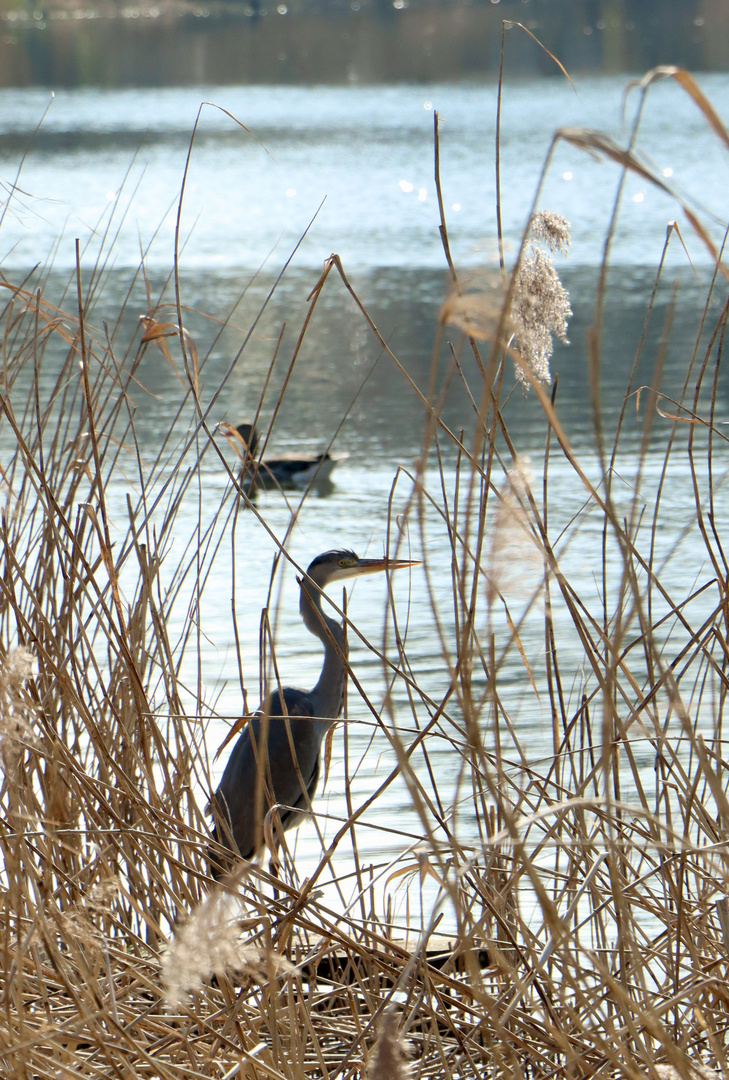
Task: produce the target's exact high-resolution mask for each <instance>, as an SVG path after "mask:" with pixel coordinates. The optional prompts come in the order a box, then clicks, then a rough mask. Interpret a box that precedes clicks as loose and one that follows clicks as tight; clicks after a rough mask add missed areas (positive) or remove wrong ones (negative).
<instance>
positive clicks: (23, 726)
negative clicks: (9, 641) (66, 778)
mask: <svg viewBox="0 0 729 1080" xmlns="http://www.w3.org/2000/svg"><path fill="white" fill-rule="evenodd" d="M37 670H38V664H37V662H36V658H35V656H34V655H33V653H32V652H31V651H30V649H27V648H25V647H24V646H22V645H20V646H18V647H17V648H14V649H10V650H9V651H8V652H7V653H6V654H5V656H4V657H3V658H2V660H1V661H0V760H2V764H3V768H4V770H5V772H6V774H8V773H11V772H12V771H13V769H14V768H15V766H16V765H17V763H18V761H19V759H20V756H21V755H22V753H23V750H24V748H26V747H28V746H35V745H36V744H37V742H38V736H37V732H36V730H35V728H34V726H33V723H32V717H33V715H34V713H35V706H34V704H33V701H32V699H31V697H30V695H29V694H28V690H27V687H26V683H27V681H28V680H29V679H31V678H33V676H34V675H36V674H37Z"/></svg>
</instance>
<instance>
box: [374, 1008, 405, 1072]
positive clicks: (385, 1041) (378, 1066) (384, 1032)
mask: <svg viewBox="0 0 729 1080" xmlns="http://www.w3.org/2000/svg"><path fill="white" fill-rule="evenodd" d="M408 1056H409V1055H408V1047H407V1044H406V1042H405V1040H404V1039H403V1038H402V1037H401V1036H400V1033H399V1031H398V1022H397V1017H396V1015H395V1012H394V1010H393V1009H392V1008H389V1009H388V1010H387V1011H386V1012H385V1015H384V1016H383V1017H382V1022H381V1024H380V1029H379V1032H378V1034H377V1041H376V1042H375V1045H374V1046H373V1047H372V1051H371V1054H370V1062H369V1066H368V1068H367V1080H406V1078H407V1077H408V1076H409V1075H410V1064H409V1062H408Z"/></svg>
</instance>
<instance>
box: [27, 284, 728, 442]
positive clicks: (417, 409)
mask: <svg viewBox="0 0 729 1080" xmlns="http://www.w3.org/2000/svg"><path fill="white" fill-rule="evenodd" d="M59 277H60V276H59ZM563 279H564V283H565V285H566V286H567V288H568V289H569V291H570V298H571V304H572V309H573V312H574V314H573V318H572V320H571V323H570V328H569V337H570V342H571V343H570V344H569V345H562V344H560V343H559V342H557V343H556V348H555V353H554V357H553V360H552V371H553V374H554V376H556V378H557V392H556V405H557V412H558V416H559V419H560V422H561V423H562V425H563V426H564V428H565V430H566V432H567V434H568V436H569V438H570V439H571V440H572V441H573V443H574V444H575V445H576V446H577V447H585V448H586V447H591V446H593V445H594V441H595V436H594V430H595V429H594V422H593V411H592V403H591V396H590V393H591V391H590V374H589V365H588V359H587V357H588V349H587V336H588V330H589V328H590V327H591V326H592V324H593V321H594V307H595V297H596V285H597V273H596V271H594V270H575V269H574V268H571V269H570V270H569V271H568V270H564V272H563ZM316 280H317V275H316V274H315V272H313V271H301V272H296V271H291V272H290V273H289V274H288V275H287V276H286V277H285V278H284V279H283V281H282V282H281V284H280V285H279V287H278V288H277V289H276V291H275V293H274V296H273V299H272V300H271V302H270V304H269V306H268V308H267V309H266V311H265V313H264V315H263V317H262V318H261V320H260V322H259V324H258V325H257V327H256V331H255V333H254V334H253V335H252V336H251V338H250V340H249V341H248V343H247V344H246V346H245V348H244V350H243V352H242V354H241V356H240V358H239V360H238V362H237V363H236V365H235V366H234V368H233V371H232V372H231V374H230V377H229V380H228V382H227V384H226V386H225V389H224V392H223V393H222V394H220V396H219V397H218V398H217V401H216V402H215V403H214V404H213V406H212V409H211V412H210V420H211V422H213V423H215V422H217V421H219V420H223V419H226V420H229V421H231V422H234V423H236V424H237V423H238V422H240V420H242V419H245V418H250V417H252V416H253V415H254V414H255V413H256V411H257V409H258V407H259V401H260V395H261V393H262V391H263V387H264V383H265V382H266V379H267V378H268V377H269V367H270V365H271V362H272V359H273V356H274V352H275V349H276V342H277V339H278V337H279V334H281V332H282V330H283V336H282V339H281V344H280V346H279V349H278V357H277V360H276V363H275V366H274V368H273V372H272V374H271V376H270V379H269V383H268V389H267V391H266V397H265V399H264V401H263V404H262V408H261V426H265V425H266V423H267V422H268V420H269V418H270V416H271V414H272V412H273V409H274V406H275V404H276V400H277V398H278V395H279V393H280V392H281V390H282V387H283V386H284V383H286V389H285V392H284V394H283V400H282V404H281V407H280V409H279V411H278V415H277V419H276V424H275V432H274V439H273V443H272V449H274V448H275V449H283V450H292V449H295V448H296V446H297V445H299V444H301V445H302V446H305V447H306V448H308V449H312V450H314V449H316V450H318V449H321V448H322V447H323V446H325V445H327V444H328V442H329V441H330V440H331V439H332V438H333V437H334V435H335V433H336V431H337V428H338V427H339V425H340V424H341V425H342V426H341V431H340V432H339V434H338V435H336V441H335V447H334V448H335V449H337V450H343V451H349V452H350V453H352V454H353V455H355V457H361V456H365V457H366V458H368V459H370V458H371V459H374V460H378V461H384V460H387V461H395V460H403V461H412V460H413V458H414V457H416V456H417V455H418V453H419V452H420V449H421V441H422V431H423V422H424V417H425V409H424V406H423V404H422V402H421V401H420V400H419V398H418V395H417V394H416V392H415V391H414V390H413V389H412V387H411V386H410V385H409V384H408V379H407V378H406V377H405V375H403V373H401V372H400V371H399V370H398V369H397V367H396V365H395V364H393V362H392V360H391V359H390V358H389V357H388V356H387V355H385V354H384V353H383V352H382V350H381V349H380V346H379V345H378V343H377V341H376V339H375V336H374V335H373V333H372V332H371V330H370V329H369V328H368V326H367V324H366V321H365V319H364V317H363V316H362V315H361V314H360V313H359V312H358V310H357V308H356V306H355V303H354V302H353V300H352V299H351V297H350V296H349V294H348V293H347V292H346V290H345V288H344V286H343V285H342V283H341V281H340V280H339V278H338V277H337V276H336V273H335V272H332V273H331V275H330V277H329V279H328V281H327V284H326V286H325V288H324V290H323V291H322V293H321V296H320V299H319V301H318V303H317V305H316V309H315V311H314V314H313V317H312V319H311V322H310V324H309V326H308V329H307V331H306V334H305V336H304V340H303V344H302V346H301V348H300V351H299V355H298V358H297V359H296V362H295V364H294V366H293V369H292V370H291V372H290V373H289V366H290V363H291V358H292V356H293V353H294V349H295V345H296V342H297V339H298V336H299V333H300V331H301V328H302V326H303V322H304V319H305V316H306V314H307V311H308V303H307V296H308V294H309V292H310V290H311V289H312V288H313V286H314V285H315V283H316ZM674 281H675V290H676V291H675V298H674V292H673V283H674ZM129 282H130V278H129V275H128V274H126V273H119V274H116V273H111V274H110V276H109V277H108V278H107V280H106V285H105V289H104V292H103V296H102V299H101V300H100V301H98V302H97V303H96V305H95V310H94V312H93V314H92V321H94V322H95V323H96V325H101V323H102V322H103V321H106V322H108V323H111V324H112V325H113V321H114V318H115V313H116V312H117V311H118V310H119V308H120V307H121V305H122V303H123V300H124V296H125V293H126V291H127V290H128V288H129ZM653 283H654V278H653V274H652V272H651V271H648V270H645V271H644V270H641V269H640V268H627V269H626V268H616V269H614V270H613V271H612V272H611V275H610V288H609V290H608V294H607V302H606V306H605V314H604V320H603V332H602V344H601V352H600V355H601V365H600V389H599V397H600V408H601V418H602V424H603V427H604V430H605V438H606V441H607V442H608V443H609V442H610V441H611V437H612V431H613V430H614V427H615V423H616V420H617V416H618V412H619V410H620V408H621V406H622V404H623V399H624V394H625V390H626V386H627V382H628V377H629V373H630V370H631V368H632V365H633V362H634V359H635V355H636V350H637V348H638V344H639V342H640V340H641V335H642V333H643V328H644V322H645V319H646V312H647V308H648V303H649V300H650V295H651V290H652V288H653ZM159 284H160V283H159V282H156V281H155V280H154V279H152V281H151V286H152V293H153V295H154V293H155V289H156V288H159ZM245 284H246V279H245V278H242V276H241V275H240V274H239V273H235V274H234V273H207V274H201V275H199V276H198V277H195V278H191V279H188V280H185V279H183V280H182V282H181V294H182V302H183V305H184V307H185V320H186V326H187V328H188V330H189V331H190V332H191V333H192V335H193V337H194V338H195V341H196V343H197V347H198V350H199V353H200V356H201V372H202V397H203V401H204V402H205V403H206V404H209V403H210V402H211V401H212V399H213V397H214V395H215V394H216V392H217V391H218V389H219V387H220V383H221V380H223V378H224V376H225V373H226V372H227V370H228V368H229V367H230V365H231V363H232V361H233V358H234V357H235V355H236V353H237V352H238V350H239V349H240V347H241V344H242V343H243V340H244V338H245V336H246V332H247V329H248V327H249V326H250V324H251V323H252V321H253V319H254V318H255V316H256V315H257V313H258V311H259V309H260V307H261V305H262V304H263V302H264V299H265V296H266V294H267V292H268V289H269V288H270V281H268V280H263V278H257V279H253V280H252V281H250V282H249V284H248V287H247V289H246V291H245V293H244V294H243V295H242V297H241V293H242V292H243V289H244V287H245ZM352 284H353V286H354V288H355V289H356V290H357V292H358V295H359V297H360V299H361V300H362V302H363V303H364V305H365V306H366V308H367V310H368V312H369V314H370V316H371V318H372V320H373V322H374V323H375V325H376V326H377V328H378V330H379V332H380V334H381V335H382V337H383V338H384V339H385V341H386V342H387V343H388V346H389V348H390V349H391V350H392V352H393V353H394V354H395V356H396V357H397V359H398V361H399V363H400V364H401V365H402V368H403V369H404V371H405V372H406V374H407V376H408V377H409V379H411V380H412V382H413V383H414V384H415V385H416V386H417V387H419V388H420V389H421V391H422V392H423V393H427V388H428V386H429V382H430V377H431V366H432V363H433V348H434V342H435V340H436V336H437V318H438V311H439V308H440V305H441V303H442V301H443V298H444V296H445V292H446V289H447V277H446V275H445V274H444V273H440V272H435V271H431V270H427V269H422V270H419V271H409V272H408V271H403V270H397V271H394V270H388V269H383V270H380V271H378V272H376V273H363V274H359V275H357V274H355V275H353V278H352ZM60 291H61V290H60V287H59V285H58V283H57V281H56V280H55V279H54V277H53V276H51V279H50V281H49V284H48V286H47V289H46V296H47V298H48V299H54V298H57V295H58V293H60ZM706 294H707V288H706V283H705V282H704V283H701V284H700V283H698V282H697V281H696V279H695V278H694V277H693V276H692V275H690V274H687V273H685V274H683V275H681V276H680V277H679V278H675V277H674V279H673V280H672V281H671V282H668V281H667V282H666V283H664V284H662V285H661V286H660V287H659V290H658V293H657V296H656V300H655V305H654V310H653V314H652V317H651V319H650V322H649V324H648V327H647V331H646V335H645V341H644V344H643V347H642V354H641V358H640V361H639V364H638V369H637V372H636V376H635V380H634V389H635V388H637V387H639V386H641V385H650V384H652V383H653V380H654V369H655V367H656V364H657V362H658V358H659V356H660V354H661V349H662V345H661V338H662V335H663V334H664V333H665V331H666V327H667V325H668V323H669V320H670V333H669V340H668V343H667V345H666V350H665V360H664V362H663V372H662V375H661V378H660V389H661V390H662V392H664V393H665V394H667V395H668V396H669V397H676V396H678V395H679V394H680V391H681V387H682V385H683V382H684V379H685V378H686V373H687V370H688V364H689V361H690V358H691V355H692V352H693V350H694V345H695V337H696V333H697V330H698V327H699V321H700V317H701V313H702V309H703V305H704V303H705V299H706ZM236 305H237V306H236ZM145 308H146V301H145V299H144V294H143V291H142V288H141V285H139V284H137V286H136V287H135V289H134V291H133V298H132V300H131V302H130V303H129V304H128V306H127V308H126V312H125V315H124V317H123V319H122V321H121V324H120V326H119V328H118V330H117V332H116V343H117V345H116V347H117V351H118V353H119V354H120V355H121V354H122V352H123V350H124V349H126V348H130V347H131V348H135V347H136V344H138V341H139V336H140V330H139V326H138V317H139V315H140V314H142V313H143V312H144V310H145ZM233 309H235V310H233ZM718 313H719V304H718V301H717V302H716V303H714V304H712V306H711V307H710V311H709V317H708V319H707V330H706V332H705V335H704V337H705V338H707V336H708V334H709V333H710V330H711V328H712V326H713V323H715V321H716V317H717V316H718ZM205 316H209V317H210V318H206V317H205ZM159 317H160V318H161V319H169V320H171V321H175V319H176V316H175V315H174V312H173V311H171V310H170V309H167V311H166V312H162V313H161V314H160V315H159ZM217 320H223V321H225V322H226V323H227V325H226V326H225V327H224V328H223V329H222V331H221V328H220V325H219V323H218V321H217ZM444 338H445V340H444V341H443V343H442V347H441V351H440V355H439V358H438V374H437V376H436V399H437V400H441V399H442V418H443V420H444V422H445V423H446V424H447V425H448V427H449V428H451V430H452V431H454V432H457V431H459V430H461V429H465V431H466V432H467V433H469V432H471V431H472V430H473V423H474V419H475V414H474V406H473V403H472V401H471V398H473V399H475V401H476V402H478V401H479V400H480V397H481V393H482V379H481V376H480V375H479V372H478V369H477V366H476V363H475V361H474V359H473V356H472V354H471V352H470V349H469V348H468V347H466V346H465V345H464V342H463V340H462V339H461V336H460V334H459V333H458V332H457V331H454V330H452V329H447V330H446V332H445V335H444ZM449 342H451V343H452V344H453V346H454V348H455V350H456V352H457V355H458V357H459V362H460V366H461V371H462V375H463V378H462V377H461V374H459V373H458V372H457V371H454V370H453V367H452V365H451V362H450V355H451V354H450V350H449V344H448V343H449ZM702 347H703V346H702ZM482 350H483V353H484V358H485V359H487V358H488V351H487V347H486V346H483V347H482ZM172 351H173V354H174V355H177V352H176V350H175V343H174V342H173V343H172ZM177 351H179V350H177ZM180 371H182V364H181V362H180ZM139 378H140V381H141V383H142V384H143V386H144V387H145V388H146V391H148V393H145V392H143V391H142V390H141V389H140V390H139V392H138V394H137V395H136V398H135V404H136V406H137V413H136V418H135V422H136V424H137V427H138V428H139V429H140V430H141V432H142V433H143V435H144V437H145V439H149V440H150V441H151V442H152V443H155V442H158V441H161V433H163V432H166V431H168V430H169V428H170V426H171V424H172V422H173V420H174V417H175V416H176V414H177V412H178V409H179V407H180V404H181V402H182V400H183V398H184V391H183V388H182V386H181V383H180V381H179V379H178V378H177V376H176V375H175V373H174V372H173V371H172V369H171V368H170V366H169V365H168V364H167V363H166V362H165V361H164V359H163V358H162V356H161V354H160V353H159V352H158V350H157V349H156V348H154V347H153V346H149V347H148V348H147V352H146V355H145V357H144V359H143V361H142V366H141V369H140V372H139ZM464 381H465V382H466V383H467V388H466V386H465V385H464ZM445 382H447V389H446V391H445V393H442V389H443V386H444V383H445ZM504 387H505V391H504V402H503V414H504V418H505V420H506V423H507V426H508V428H509V431H510V433H511V435H512V437H513V438H514V439H515V441H516V442H517V445H518V447H519V449H520V450H521V451H522V452H526V453H538V452H539V450H540V449H541V448H542V446H543V442H544V438H545V434H546V425H545V421H544V418H543V414H542V409H541V406H540V405H539V402H538V401H537V399H536V397H535V395H534V394H533V393H527V394H524V393H523V392H522V391H521V389H520V388H518V387H515V386H514V378H513V373H512V371H511V370H509V371H507V375H506V378H505V380H504ZM512 387H513V389H512ZM726 390H727V388H726V385H725V380H724V378H723V376H720V384H719V393H718V401H719V402H721V401H723V400H724V399H725V398H726ZM17 392H21V391H17ZM507 393H508V399H507ZM647 402H648V399H647V398H646V397H643V398H642V399H641V403H640V404H641V408H640V415H639V416H636V410H635V407H634V405H633V404H631V406H630V407H629V408H628V410H627V413H626V419H625V425H624V431H623V440H624V445H625V447H628V446H634V447H635V446H636V445H637V442H638V440H639V439H640V438H641V433H642V425H643V418H644V416H645V409H646V408H647V407H648V404H647ZM650 407H651V408H652V407H653V405H652V404H651V406H650ZM665 408H666V409H667V411H669V412H670V411H673V408H672V406H669V405H666V406H665ZM666 426H667V425H666V421H661V420H657V421H656V423H655V425H654V438H657V439H659V440H660V439H661V438H662V435H661V431H662V430H663V429H665V428H666ZM444 451H445V453H446V455H448V454H451V453H453V448H452V447H451V446H449V445H448V444H447V442H446V443H445V444H444ZM269 452H272V451H269Z"/></svg>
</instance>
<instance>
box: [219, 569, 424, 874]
mask: <svg viewBox="0 0 729 1080" xmlns="http://www.w3.org/2000/svg"><path fill="white" fill-rule="evenodd" d="M411 565H413V564H412V563H410V562H405V561H402V560H395V559H390V560H388V559H360V558H359V557H358V556H357V555H355V554H354V552H352V551H327V552H325V553H324V554H323V555H318V556H317V557H316V558H315V559H314V561H313V562H312V563H311V564H310V566H309V569H308V570H307V573H306V577H305V578H302V579H300V582H299V584H300V586H301V599H300V603H299V610H300V612H301V616H302V618H303V620H304V625H305V626H306V628H307V630H309V632H310V633H312V634H313V635H314V636H315V637H317V638H319V640H320V641H321V642H322V644H323V645H324V664H323V666H322V669H321V674H320V676H319V681H318V682H317V684H316V686H315V687H314V688H313V689H312V690H308V691H306V690H296V689H293V688H291V687H287V688H285V689H283V690H282V691H281V695H279V694H278V692H276V693H274V694H273V695H272V696H271V697H270V698H268V700H267V701H266V702H265V704H264V706H263V708H262V710H261V711H260V712H258V713H256V715H255V716H252V717H250V719H249V720H248V723H247V725H246V727H245V729H244V731H243V733H242V734H241V735H240V737H239V738H238V741H237V742H236V744H235V746H234V747H233V750H232V752H231V754H230V757H229V759H228V762H227V765H226V766H225V770H224V772H223V776H222V779H221V781H220V784H219V786H218V789H217V791H216V793H215V796H214V798H213V801H212V806H213V811H214V813H215V816H216V819H217V820H216V825H215V828H214V830H213V836H214V838H215V840H216V841H217V842H218V843H220V844H222V845H223V846H226V847H230V848H231V850H233V851H236V854H239V855H240V856H241V857H242V858H244V859H252V858H253V857H254V856H255V855H256V853H257V852H258V851H259V850H260V848H261V846H262V841H263V821H264V819H265V817H266V814H267V813H268V811H269V809H270V808H271V807H273V806H278V807H279V810H278V814H279V817H280V820H281V824H282V825H283V828H284V829H289V828H291V827H292V826H294V825H297V824H299V822H300V821H301V820H302V812H306V811H307V810H308V809H309V807H310V804H311V799H312V798H313V796H314V793H315V792H316V787H317V784H318V782H319V772H320V765H319V762H320V754H321V746H322V742H323V741H324V737H325V735H326V734H327V732H328V731H329V729H330V728H331V727H332V726H333V725H334V723H335V722H336V721H337V719H338V718H339V716H340V714H341V711H342V701H343V697H344V679H345V672H346V658H347V646H346V642H345V637H344V631H343V629H342V626H341V624H340V623H339V622H338V621H337V620H336V619H332V618H330V617H329V616H328V615H325V614H324V612H323V611H322V607H321V590H322V589H323V588H324V587H325V586H326V585H327V584H328V583H330V582H332V581H336V580H340V579H343V578H348V577H354V576H358V575H360V574H371V573H376V572H378V571H381V570H387V569H397V568H398V567H401V566H411ZM281 697H283V702H282V701H281ZM259 777H260V779H259ZM258 793H260V795H259V794H258ZM236 849H237V850H236ZM211 869H212V872H213V875H214V876H215V877H218V876H219V874H220V871H221V866H220V863H219V861H218V860H217V858H216V857H215V856H211Z"/></svg>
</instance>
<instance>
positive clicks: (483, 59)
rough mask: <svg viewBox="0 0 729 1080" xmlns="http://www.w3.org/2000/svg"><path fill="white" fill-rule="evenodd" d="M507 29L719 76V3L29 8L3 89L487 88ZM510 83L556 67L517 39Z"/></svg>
mask: <svg viewBox="0 0 729 1080" xmlns="http://www.w3.org/2000/svg"><path fill="white" fill-rule="evenodd" d="M504 20H513V21H514V22H516V21H518V22H520V23H523V24H524V25H525V26H526V28H527V29H528V31H529V32H530V33H531V34H533V35H535V36H536V37H537V38H539V39H540V41H542V42H543V44H544V46H545V49H549V50H550V51H551V52H553V53H554V55H555V56H557V57H558V58H559V60H560V61H561V62H562V63H563V64H564V65H565V67H566V68H567V69H568V70H569V71H571V72H574V73H584V72H591V73H597V72H605V73H622V72H631V73H635V72H643V71H646V70H648V69H649V68H651V67H654V66H656V65H659V64H679V65H681V66H683V67H686V68H689V69H690V70H693V71H724V70H727V69H729V5H726V4H725V3H721V2H720V0H623V2H622V3H608V2H607V0H599V2H598V0H582V2H579V0H578V2H575V3H573V2H571V0H526V2H525V0H501V2H498V0H497V2H493V0H491V2H485V0H476V2H473V3H462V4H461V3H453V2H441V3H427V2H425V0H346V2H345V0H328V2H317V3H314V2H307V0H279V2H278V3H276V2H275V0H240V2H224V0H158V2H156V3H148V2H145V3H143V4H139V3H135V2H134V0H130V2H129V3H123V2H122V3H112V2H111V0H102V2H100V3H86V4H85V3H84V2H83V0H48V2H42V0H38V2H37V3H36V5H35V7H30V6H28V7H24V8H22V9H6V10H4V11H0V86H1V87H13V86H51V87H54V88H55V87H72V86H86V85H94V86H102V87H103V86H107V87H119V86H169V85H194V84H197V83H209V84H239V83H253V84H256V83H257V84H269V83H270V84H278V83H290V84H299V83H301V84H310V83H327V84H347V83H351V84H357V83H362V84H368V83H383V82H388V83H389V82H421V83H430V82H439V81H447V80H454V79H462V78H479V77H480V78H491V77H494V76H495V75H496V74H497V73H498V67H499V58H500V50H501V36H502V24H503V22H504ZM506 63H507V67H508V71H509V74H510V76H511V77H514V76H538V75H554V74H557V72H558V69H557V67H556V65H555V64H554V61H553V60H552V59H550V57H549V55H548V54H547V52H546V51H545V50H543V49H541V48H540V47H539V45H538V44H536V43H535V41H534V40H532V38H530V36H529V34H528V33H525V32H524V31H523V30H520V29H518V28H517V27H514V28H513V29H512V30H510V31H509V33H508V34H507V37H506Z"/></svg>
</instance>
